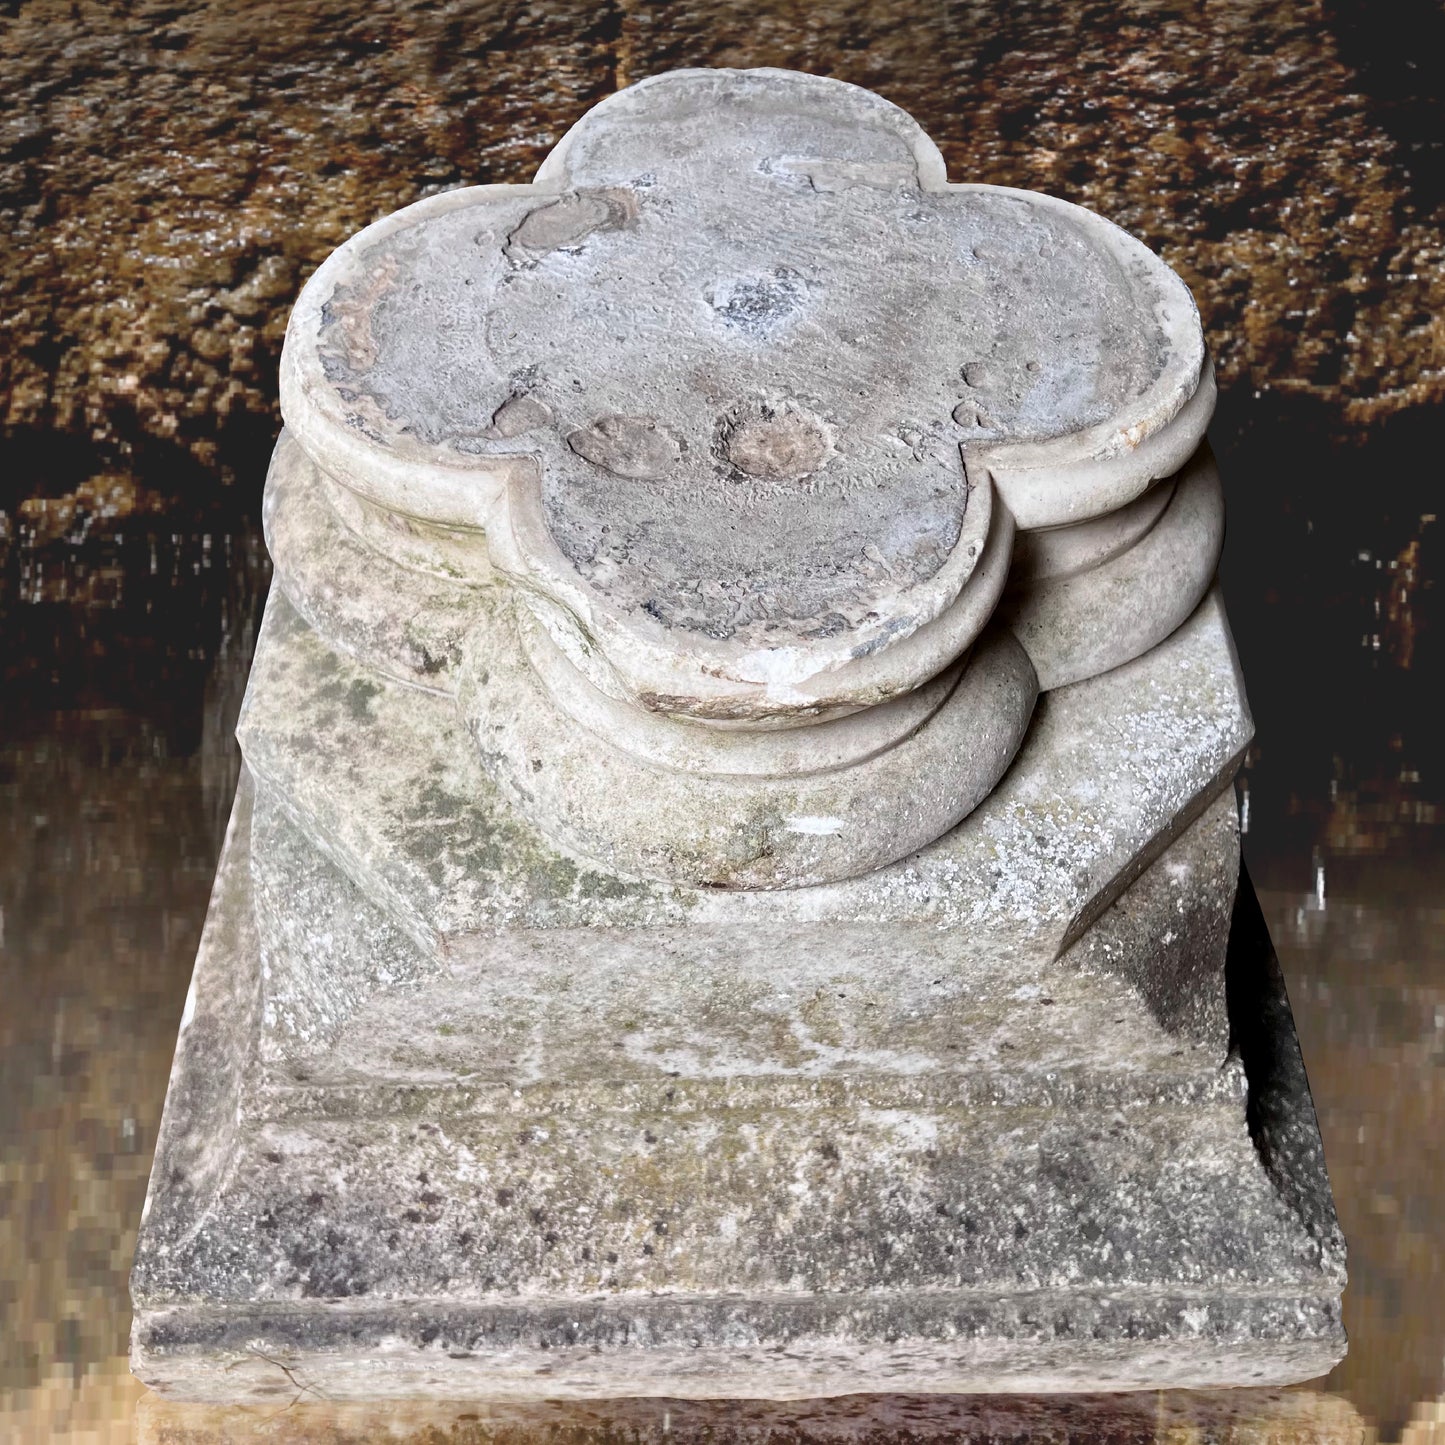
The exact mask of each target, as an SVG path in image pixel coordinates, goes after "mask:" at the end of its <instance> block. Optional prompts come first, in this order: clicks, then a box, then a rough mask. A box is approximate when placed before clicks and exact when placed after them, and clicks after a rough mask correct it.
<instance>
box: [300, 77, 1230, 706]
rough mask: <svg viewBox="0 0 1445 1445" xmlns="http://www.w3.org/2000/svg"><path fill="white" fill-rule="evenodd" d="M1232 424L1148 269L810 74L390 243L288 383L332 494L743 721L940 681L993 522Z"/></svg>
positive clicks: (749, 82) (1146, 470)
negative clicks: (393, 518) (1219, 414)
mask: <svg viewBox="0 0 1445 1445" xmlns="http://www.w3.org/2000/svg"><path fill="white" fill-rule="evenodd" d="M1212 398H1213V383H1212V380H1211V378H1210V375H1209V372H1208V367H1207V363H1206V359H1205V353H1204V346H1203V339H1202V334H1201V332H1200V327H1199V321H1198V316H1197V313H1196V311H1195V308H1194V305H1193V302H1192V300H1191V298H1190V296H1189V293H1188V290H1187V289H1186V288H1185V287H1184V285H1183V283H1182V282H1181V281H1180V280H1179V279H1178V277H1177V276H1175V275H1174V273H1173V272H1172V271H1170V270H1169V268H1168V267H1167V266H1165V265H1164V264H1163V263H1162V262H1161V261H1160V260H1159V259H1158V258H1157V257H1155V256H1154V255H1153V254H1152V253H1151V252H1149V251H1148V250H1147V249H1146V248H1145V247H1143V246H1142V245H1140V244H1139V243H1138V242H1136V241H1134V240H1133V239H1132V238H1130V237H1129V236H1127V235H1126V234H1125V233H1124V232H1122V231H1120V230H1119V229H1118V228H1116V227H1114V226H1112V225H1111V224H1109V223H1108V222H1106V221H1104V220H1102V219H1101V218H1099V217H1097V216H1095V215H1092V214H1091V213H1090V212H1087V211H1085V210H1082V209H1081V208H1079V207H1075V206H1072V205H1069V204H1067V203H1065V202H1061V201H1057V200H1054V199H1051V198H1049V197H1045V196H1040V195H1035V194H1032V193H1028V192H1021V191H1014V190H1009V189H1004V188H998V187H990V186H984V185H951V184H949V183H948V182H947V180H946V178H945V176H944V171H943V166H942V162H941V159H940V157H939V155H938V152H937V149H936V148H935V147H934V146H933V144H932V142H931V141H929V139H928V138H927V136H926V135H924V133H923V132H922V130H921V129H920V128H919V127H918V126H917V125H916V123H914V122H913V121H912V120H911V119H910V118H909V117H908V116H907V115H906V114H905V113H904V112H902V111H900V110H898V109H897V108H896V107H894V106H892V105H890V104H888V103H887V102H886V101H883V100H882V99H881V98H879V97H877V96H874V95H872V94H870V93H868V92H866V91H862V90H859V89H857V88H855V87H852V86H849V85H846V84H843V83H841V82H837V81H831V80H824V79H821V78H818V77H813V76H805V75H799V74H795V73H790V72H783V71H726V70H720V71H682V72H674V73H672V74H669V75H665V76H659V77H655V78H653V79H650V80H647V81H644V82H642V83H640V84H639V85H636V86H633V87H631V88H630V89H628V90H625V91H622V92H620V93H619V94H617V95H615V96H613V97H611V98H609V99H608V100H606V101H604V102H603V103H602V104H601V105H599V106H597V107H595V108H594V109H593V110H592V111H590V112H589V113H588V114H587V115H586V116H585V117H584V118H583V119H582V120H581V121H580V122H579V123H578V124H577V126H575V127H574V128H573V130H572V131H570V132H569V133H568V135H567V136H566V137H565V138H564V139H563V141H562V142H561V143H560V144H559V146H558V147H557V148H556V150H555V151H554V152H553V154H552V156H551V157H549V159H548V161H547V162H546V163H545V164H544V166H543V167H542V169H541V171H540V172H539V173H538V177H537V180H536V182H535V183H534V184H533V185H531V186H488V187H478V188H474V189H470V190H463V191H457V192H450V193H446V194H443V195H440V196H434V197H431V198H429V199H427V200H425V201H422V202H420V203H418V204H417V205H415V206H412V207H410V208H408V209H406V210H404V211H401V212H398V213H397V214H396V215H394V216H391V217H388V218H387V219H386V220H384V221H381V222H379V223H377V225H375V226H373V227H371V228H369V229H368V230H366V231H364V232H362V233H360V234H359V235H358V236H356V237H354V238H352V240H350V241H348V242H347V243H346V244H345V245H344V246H342V247H341V248H340V250H338V251H337V252H336V253H335V254H334V255H333V256H332V257H331V258H330V259H329V260H328V261H327V262H326V263H325V264H324V265H323V266H322V268H321V269H320V270H319V271H318V272H317V274H316V276H315V277H314V278H313V279H312V281H311V282H310V284H309V285H308V286H307V288H306V290H305V292H304V293H303V295H302V298H301V300H300V302H299V303H298V305H297V308H296V311H295V313H294V315H293V317H292V321H291V325H290V328H289V330H288V334H287V342H286V350H285V354H284V356H283V362H282V405H283V411H284V413H285V416H286V419H287V423H288V425H290V426H291V427H292V428H293V429H294V430H295V432H296V434H297V435H298V437H299V438H300V440H301V442H302V444H303V445H304V446H305V447H306V449H307V451H308V452H309V453H310V454H311V455H312V456H313V457H314V458H315V460H316V461H317V463H318V464H319V465H320V466H321V467H322V468H323V469H324V470H325V471H326V472H328V473H329V474H330V475H331V476H333V477H335V478H336V479H337V480H339V481H341V482H342V483H343V484H344V485H346V486H348V487H351V488H353V489H354V490H356V491H357V492H359V493H362V494H364V495H365V496H366V497H368V498H369V499H371V500H372V501H374V502H375V503H377V504H378V505H380V506H381V507H383V508H385V509H389V510H392V511H395V512H397V513H399V514H403V515H408V516H415V517H419V518H424V519H426V520H429V521H432V522H436V523H442V524H445V525H450V526H457V525H463V526H477V527H483V528H485V529H486V530H487V532H488V536H489V543H490V547H491V552H492V560H493V562H494V563H495V565H496V566H497V567H498V568H499V569H501V570H502V571H504V572H507V573H510V574H511V575H512V576H513V578H514V579H515V580H516V581H517V582H518V583H520V584H521V585H522V586H524V587H526V588H527V589H529V590H530V591H533V592H535V593H538V594H540V595H543V596H545V597H548V598H550V599H551V600H552V601H553V602H554V603H555V604H556V606H557V607H558V608H559V609H561V610H562V611H564V612H566V613H567V614H569V615H570V616H571V617H572V618H573V619H574V620H575V625H576V627H577V629H578V630H579V631H580V633H581V634H582V635H583V636H584V637H586V638H587V639H588V645H589V646H593V647H595V648H596V649H597V650H598V651H599V652H600V653H601V654H602V660H601V665H604V666H606V667H610V668H611V669H613V671H614V672H615V673H616V675H617V677H618V678H619V679H620V680H621V684H620V685H621V686H622V687H623V689H624V691H625V692H626V693H627V694H628V695H629V696H630V697H631V699H632V700H633V701H636V702H639V703H641V704H642V705H644V706H646V707H648V708H650V709H652V710H657V711H665V712H666V711H676V712H680V713H686V714H689V715H693V716H712V717H716V718H718V719H722V720H727V721H730V722H733V723H735V724H738V725H746V724H748V723H749V722H750V721H751V722H756V723H758V724H762V725H773V724H775V723H776V722H777V720H779V719H780V718H784V717H786V716H787V714H788V712H789V709H790V708H792V707H793V703H792V701H791V699H792V698H793V697H794V696H795V695H797V694H798V693H799V691H800V690H806V687H807V684H808V682H809V679H811V678H813V677H815V676H817V675H819V674H826V675H828V677H829V678H830V679H831V682H830V688H831V691H832V694H833V695H834V696H836V697H838V698H839V699H841V700H842V705H845V706H847V705H852V706H863V705H867V704H868V703H871V702H876V701H877V700H879V697H880V695H881V696H887V695H891V694H892V693H896V692H901V691H903V690H906V689H907V688H908V687H910V686H914V685H916V683H917V678H916V677H914V676H913V675H912V674H911V673H908V672H906V671H900V673H899V674H898V676H897V677H896V678H891V679H890V678H889V677H888V667H887V665H886V663H885V662H883V661H881V660H880V659H885V658H886V657H887V655H888V654H889V653H890V652H892V651H894V650H895V649H897V648H899V647H901V646H902V645H903V644H904V643H905V642H906V640H907V639H908V638H909V637H910V636H912V635H913V634H914V633H916V632H918V631H919V630H920V629H923V628H926V627H928V626H929V625H930V624H932V623H934V622H935V621H936V620H937V619H938V618H940V617H941V616H943V615H944V614H946V613H947V612H948V611H949V610H950V609H951V608H952V607H954V605H955V604H956V603H957V602H958V600H959V598H960V596H961V595H962V594H963V593H964V592H965V590H966V589H967V588H968V587H969V585H970V582H971V578H972V575H973V571H974V568H975V567H976V565H977V563H978V560H979V558H980V556H981V555H982V552H983V549H984V545H985V543H986V541H987V539H988V535H989V522H990V503H991V496H992V494H994V493H996V494H997V496H999V497H1001V498H1002V500H1003V502H1004V503H1005V504H1006V506H1007V509H1008V511H1009V512H1010V513H1011V514H1012V516H1013V517H1014V518H1016V519H1017V520H1018V522H1019V524H1020V525H1021V526H1024V527H1030V528H1032V527H1042V526H1055V525H1060V524H1064V523H1070V522H1077V521H1080V520H1083V519H1086V518H1089V517H1093V516H1097V515H1100V514H1102V513H1104V512H1108V511H1111V510H1113V509H1115V508H1117V507H1119V506H1121V505H1123V504H1125V503H1127V502H1128V501H1130V500H1131V499H1132V498H1133V497H1135V496H1137V495H1139V494H1140V493H1142V492H1143V491H1145V490H1146V489H1147V487H1148V485H1149V483H1150V482H1151V481H1153V480H1154V479H1155V478H1157V477H1159V476H1162V475H1167V474H1168V473H1170V472H1172V471H1174V470H1175V469H1176V468H1177V467H1178V466H1179V464H1180V463H1181V462H1182V460H1183V459H1184V458H1185V457H1187V456H1188V454H1189V453H1190V452H1191V451H1192V450H1193V448H1194V446H1195V444H1196V442H1197V440H1198V437H1199V436H1200V435H1201V434H1202V432H1203V428H1204V425H1205V423H1206V422H1207V421H1208V417H1209V411H1210V407H1211V406H1212ZM985 616H986V614H985ZM982 620H983V619H982V618H980V619H979V625H981V624H982ZM969 640H970V638H969V637H961V638H960V639H959V646H960V647H963V646H967V644H968V642H969ZM863 659H868V660H869V662H868V667H867V669H866V670H867V673H868V676H869V679H870V681H869V682H868V684H867V686H866V687H864V686H863V685H862V684H861V683H860V685H859V689H858V695H857V697H856V698H854V699H852V700H851V701H849V698H848V692H849V669H850V667H851V666H852V665H853V664H854V662H855V661H860V660H863ZM880 688H881V689H882V692H881V694H880V691H879V690H880ZM810 715H813V714H810V713H809V712H808V710H807V708H806V707H805V708H803V709H802V710H801V711H800V712H799V717H807V716H810Z"/></svg>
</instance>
